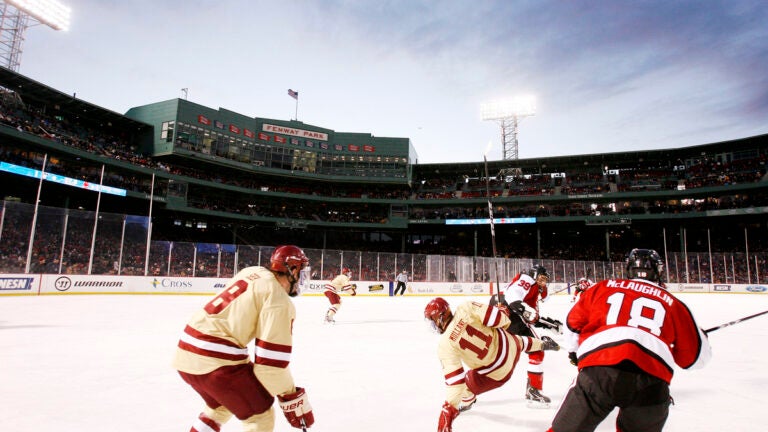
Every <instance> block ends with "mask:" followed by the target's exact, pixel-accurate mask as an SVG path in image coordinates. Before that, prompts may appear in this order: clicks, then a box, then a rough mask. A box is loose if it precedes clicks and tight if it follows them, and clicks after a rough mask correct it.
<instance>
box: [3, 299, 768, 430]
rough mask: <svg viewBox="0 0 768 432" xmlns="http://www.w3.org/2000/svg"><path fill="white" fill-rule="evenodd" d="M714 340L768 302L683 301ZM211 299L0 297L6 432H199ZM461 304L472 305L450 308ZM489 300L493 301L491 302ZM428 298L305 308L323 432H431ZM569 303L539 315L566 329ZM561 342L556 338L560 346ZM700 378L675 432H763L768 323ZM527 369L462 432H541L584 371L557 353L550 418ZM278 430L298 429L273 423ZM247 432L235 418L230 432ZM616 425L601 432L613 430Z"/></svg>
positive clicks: (434, 403) (312, 387)
mask: <svg viewBox="0 0 768 432" xmlns="http://www.w3.org/2000/svg"><path fill="white" fill-rule="evenodd" d="M678 296H679V298H681V299H682V300H683V301H684V302H686V304H688V306H689V307H690V308H691V310H692V311H693V312H694V314H695V315H696V317H697V318H698V320H699V323H700V325H701V326H702V327H703V328H709V327H713V326H716V325H719V324H722V323H724V322H728V321H731V320H734V319H737V318H741V317H744V316H747V315H750V314H753V313H756V312H760V311H763V310H766V309H768V295H759V294H756V295H749V294H678ZM207 299H208V297H205V296H199V295H190V296H130V295H123V296H120V295H68V296H67V295H61V296H41V297H0V353H2V354H0V430H2V431H9V432H10V431H13V432H17V431H20V432H62V431H73V432H74V431H78V432H104V431H109V432H171V431H175V432H176V431H188V430H189V428H190V426H191V424H192V421H193V420H194V419H195V417H196V416H197V414H198V413H199V411H200V409H201V408H202V400H201V399H200V398H199V397H198V396H197V394H196V393H194V392H193V391H192V389H191V388H189V387H188V386H187V385H186V384H185V383H184V382H183V381H182V380H181V378H179V376H178V375H177V374H176V372H175V371H174V370H173V369H172V368H171V367H170V361H171V358H172V356H173V352H174V349H175V347H176V342H177V339H178V337H179V335H180V331H181V329H182V328H183V327H184V324H185V323H186V321H187V319H188V318H189V316H190V315H191V314H192V313H193V312H194V311H195V310H196V309H197V308H199V307H201V306H202V305H203V304H204V303H205V302H206V301H207ZM447 299H448V300H449V302H450V303H451V304H452V305H454V306H455V305H456V304H458V303H459V302H462V301H468V300H470V299H469V298H467V297H448V298H447ZM486 300H487V299H482V301H486ZM428 301H429V298H428V297H397V298H381V297H378V298H374V297H364V296H357V297H344V298H343V307H342V308H341V310H340V311H339V313H338V315H337V323H336V325H333V326H329V325H323V324H322V322H321V321H322V317H323V315H324V313H325V310H326V308H327V300H326V299H325V297H299V298H297V299H295V303H296V308H297V313H298V318H297V321H296V324H295V327H294V335H295V340H294V351H293V356H292V361H291V369H292V372H293V375H294V378H295V380H296V383H297V384H298V385H300V386H303V387H305V388H306V389H307V393H308V396H309V399H310V402H311V404H312V406H313V407H314V412H315V418H316V423H315V426H314V427H313V428H311V431H312V432H360V431H366V432H392V431H393V430H396V431H402V432H410V431H434V430H436V427H437V418H438V414H439V412H440V407H441V405H442V403H443V398H444V384H443V378H442V374H441V370H440V365H439V363H438V361H437V358H436V353H435V348H436V343H437V335H435V334H433V333H431V332H430V331H429V330H428V328H427V325H426V323H425V322H424V321H423V319H422V311H423V308H424V305H425V304H426V303H427V302H428ZM569 306H570V303H569V299H568V298H567V297H566V296H556V297H555V298H552V299H551V300H549V301H548V302H546V303H545V304H543V305H542V314H543V315H547V316H552V317H555V318H560V319H562V317H563V316H564V314H565V312H566V310H567V308H568V307H569ZM556 339H557V338H556ZM710 341H711V344H712V347H713V352H714V356H713V359H712V361H711V362H710V364H709V365H708V366H707V367H706V368H704V369H701V370H693V371H690V370H676V373H675V377H674V379H673V381H672V386H671V390H672V394H673V396H674V399H675V405H674V406H673V407H672V409H671V412H670V417H669V420H668V421H667V426H666V429H665V430H667V431H680V432H682V431H696V432H707V431H712V432H722V431H729V432H732V431H754V430H762V429H764V428H765V424H766V423H765V418H766V413H765V412H763V411H762V408H761V407H763V406H764V404H765V402H766V401H768V372H766V355H767V354H766V353H768V346H767V342H768V315H765V316H761V317H758V318H755V319H753V320H749V321H744V322H742V323H740V324H737V325H734V326H730V327H726V328H723V329H721V330H718V331H716V332H714V333H711V334H710ZM526 364H527V363H526V358H525V357H523V359H522V361H521V363H519V364H518V366H517V369H516V370H515V373H514V374H513V377H512V379H511V380H510V382H508V383H507V384H505V385H504V386H503V387H501V388H499V389H496V390H493V391H491V392H488V393H486V394H483V395H481V396H480V397H479V400H478V402H477V404H475V406H474V407H473V408H472V410H471V411H468V412H466V413H464V414H461V415H460V416H459V417H458V418H457V419H456V421H455V422H454V431H455V432H470V431H472V432H485V431H511V430H514V431H520V432H527V431H531V432H543V431H545V430H546V429H547V428H548V427H549V424H550V420H551V418H552V416H553V415H554V413H555V411H556V408H557V404H558V403H559V401H560V400H562V398H563V396H564V394H565V392H566V390H567V388H568V386H569V384H570V382H571V380H572V379H573V377H574V376H575V374H576V369H575V368H574V367H573V366H571V365H570V364H569V363H568V360H567V355H566V353H565V352H562V351H561V352H550V353H547V356H546V359H545V361H544V370H545V373H544V393H545V394H547V395H549V396H550V397H552V399H553V406H552V407H551V408H550V409H545V410H542V409H538V410H537V409H530V408H527V407H526V404H525V401H524V399H523V391H524V386H525V377H526V374H525V368H526ZM275 414H276V431H289V430H295V429H292V428H291V427H290V426H289V425H288V423H287V422H286V421H285V419H284V418H283V416H282V414H281V413H280V412H279V408H278V411H276V413H275ZM239 430H241V427H240V423H239V421H238V420H237V419H233V420H231V421H230V422H229V423H227V424H226V425H225V426H224V428H223V431H225V432H233V431H239ZM614 430H615V428H614V425H613V417H609V418H608V419H606V420H605V421H604V422H603V423H602V424H601V425H600V427H599V428H598V431H603V432H608V431H614Z"/></svg>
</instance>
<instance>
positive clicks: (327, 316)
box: [323, 313, 336, 324]
mask: <svg viewBox="0 0 768 432" xmlns="http://www.w3.org/2000/svg"><path fill="white" fill-rule="evenodd" d="M323 324H336V320H334V319H333V317H331V314H328V313H327V314H325V319H324V320H323Z"/></svg>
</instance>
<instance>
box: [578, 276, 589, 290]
mask: <svg viewBox="0 0 768 432" xmlns="http://www.w3.org/2000/svg"><path fill="white" fill-rule="evenodd" d="M590 286H591V284H590V283H589V279H587V278H580V279H579V288H580V289H581V290H582V291H586V290H587V288H589V287H590Z"/></svg>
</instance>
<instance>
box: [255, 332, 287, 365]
mask: <svg viewBox="0 0 768 432" xmlns="http://www.w3.org/2000/svg"><path fill="white" fill-rule="evenodd" d="M290 362H291V346H290V345H281V344H276V343H272V342H267V341H264V340H259V339H256V358H255V360H254V363H256V364H260V365H265V366H272V367H277V368H283V369H284V368H287V367H288V364H289V363H290Z"/></svg>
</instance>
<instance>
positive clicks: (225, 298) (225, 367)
mask: <svg viewBox="0 0 768 432" xmlns="http://www.w3.org/2000/svg"><path fill="white" fill-rule="evenodd" d="M308 262H309V260H308V259H307V257H306V255H305V254H304V251H302V250H301V249H300V248H298V247H296V246H280V247H278V248H276V249H275V251H274V252H273V253H272V256H271V258H270V262H269V267H268V268H265V267H247V268H244V269H243V270H241V271H240V272H238V273H237V274H236V275H235V276H234V277H233V278H232V279H230V280H229V281H228V282H227V284H226V286H227V287H226V288H225V289H224V290H223V291H222V292H221V293H220V294H219V295H217V296H216V297H214V298H213V299H212V300H211V301H209V302H208V303H207V304H206V305H205V306H204V307H203V308H202V309H201V310H200V311H198V312H197V313H195V314H194V315H193V316H192V319H191V320H190V321H189V323H188V324H187V326H186V328H185V329H184V332H183V333H182V336H181V340H179V343H178V348H177V350H176V356H175V358H174V361H173V366H174V367H175V368H176V369H177V370H178V371H179V374H180V375H181V377H182V379H183V380H184V381H185V382H186V383H187V384H189V385H190V386H192V388H193V389H194V390H195V391H196V392H197V393H198V394H199V395H200V396H201V397H202V398H203V400H204V401H205V409H204V410H203V412H202V413H200V415H199V417H198V419H197V420H196V421H195V423H194V424H193V425H192V429H191V430H190V432H219V431H220V430H221V425H223V424H224V423H225V422H227V420H229V419H230V418H231V417H232V415H233V414H234V415H235V416H236V417H237V418H238V419H240V421H242V424H243V431H250V432H269V431H272V430H274V426H275V417H274V412H273V410H272V405H273V403H274V399H275V397H277V399H278V402H279V405H280V408H281V409H282V410H283V414H284V415H285V417H286V419H287V420H288V422H289V423H290V424H291V426H293V427H295V428H303V427H310V426H312V424H313V423H314V414H313V413H312V407H311V406H310V405H309V400H308V399H307V394H306V392H305V391H304V389H303V388H301V387H296V386H295V384H294V382H293V377H292V376H291V372H290V370H289V369H288V364H289V363H290V359H291V351H292V339H293V335H292V333H293V321H294V319H295V318H296V309H295V308H294V305H293V302H292V301H291V299H290V297H294V296H296V295H298V294H299V291H300V288H299V284H298V282H299V277H300V272H301V270H302V269H304V268H305V267H306V266H307V264H308ZM254 340H255V342H256V350H255V359H254V361H253V362H251V361H250V359H249V357H248V348H247V346H248V344H249V343H250V342H251V341H254Z"/></svg>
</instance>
